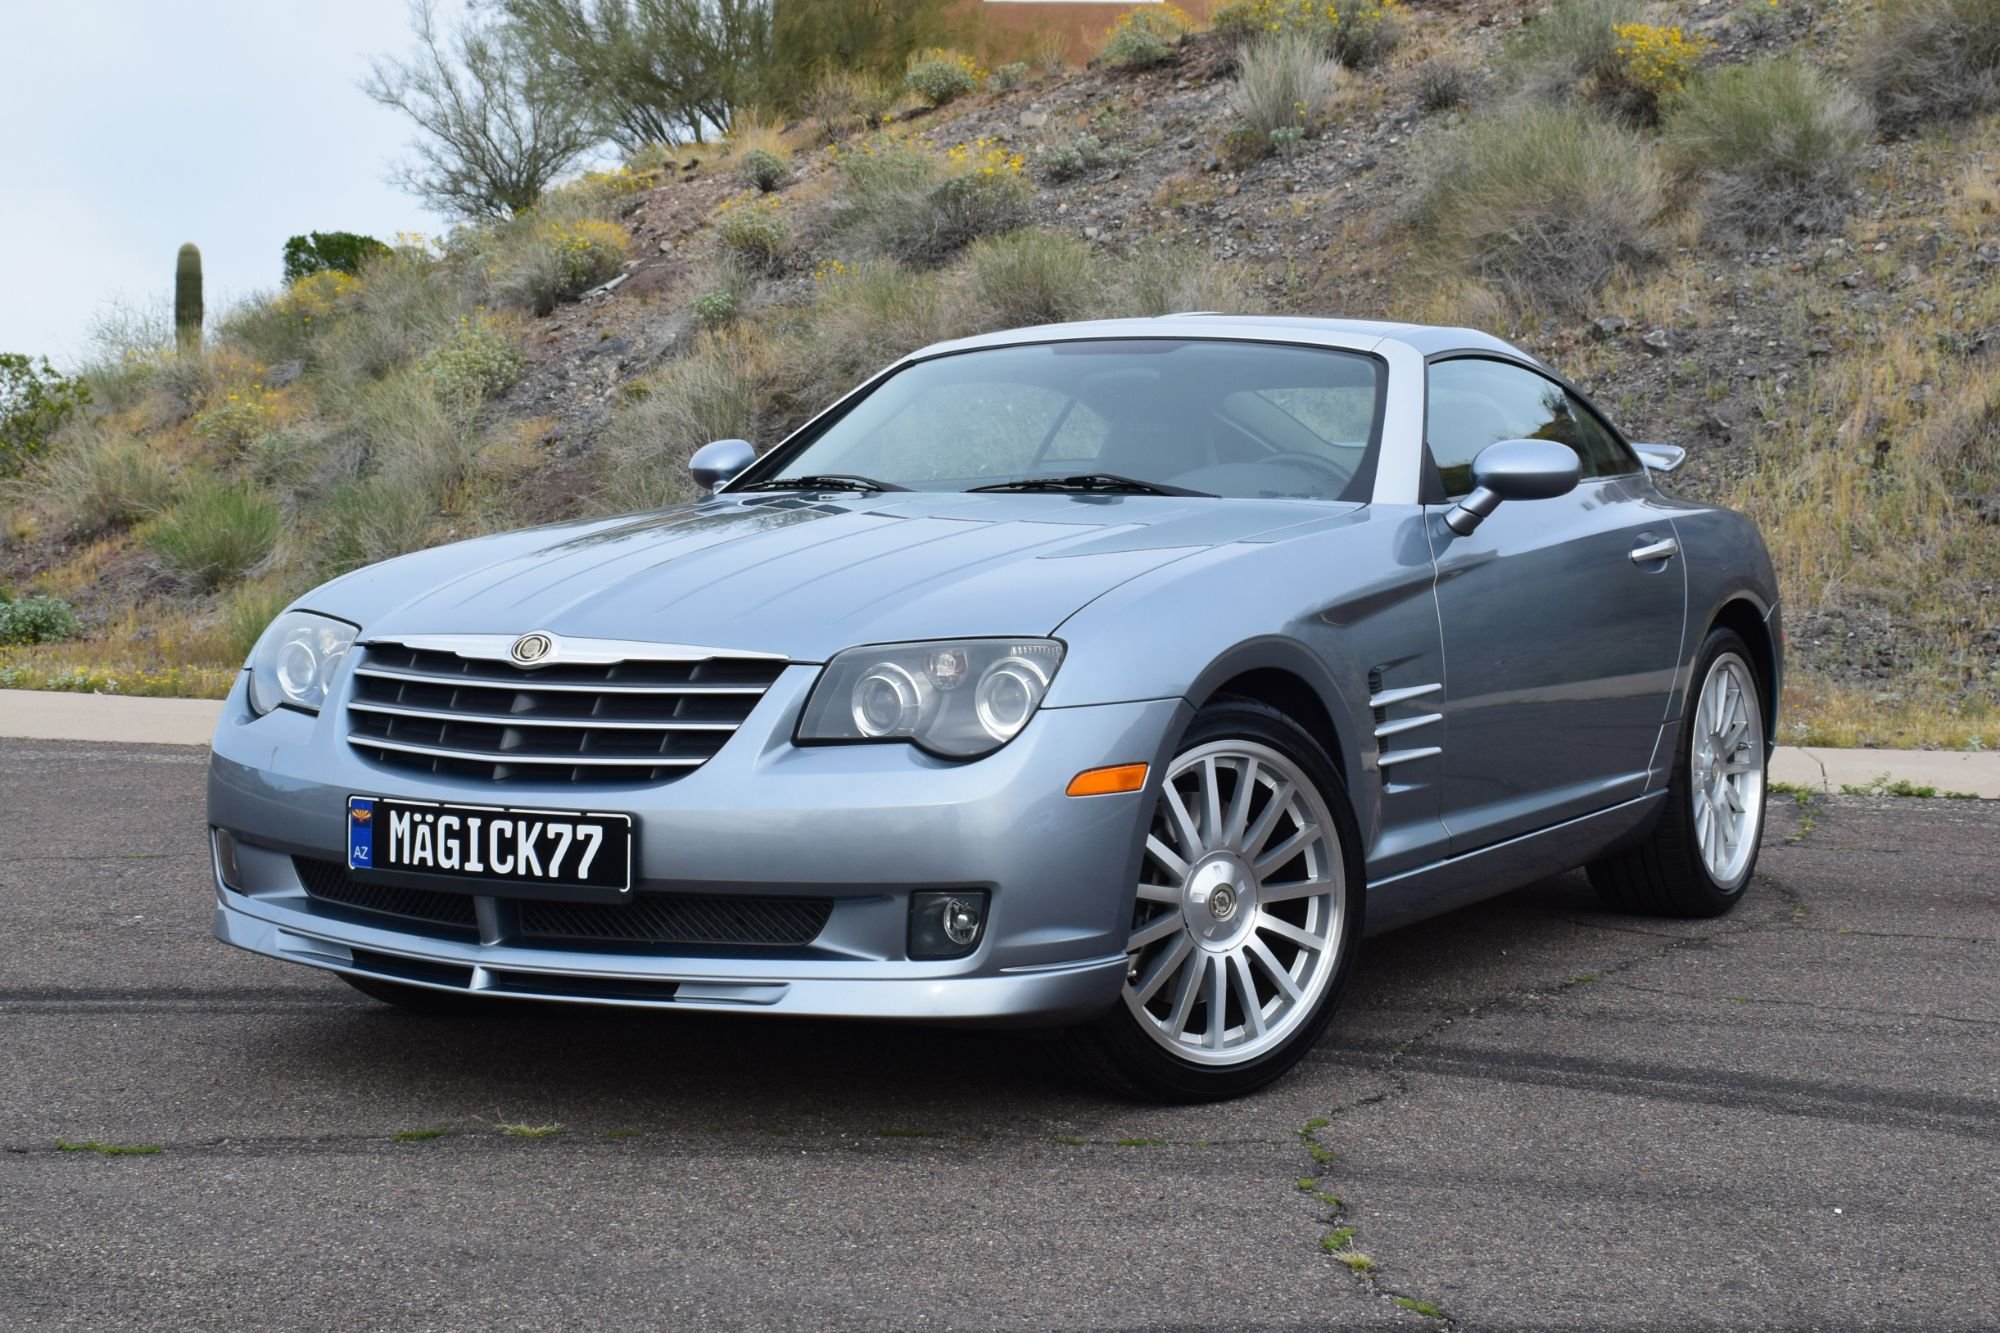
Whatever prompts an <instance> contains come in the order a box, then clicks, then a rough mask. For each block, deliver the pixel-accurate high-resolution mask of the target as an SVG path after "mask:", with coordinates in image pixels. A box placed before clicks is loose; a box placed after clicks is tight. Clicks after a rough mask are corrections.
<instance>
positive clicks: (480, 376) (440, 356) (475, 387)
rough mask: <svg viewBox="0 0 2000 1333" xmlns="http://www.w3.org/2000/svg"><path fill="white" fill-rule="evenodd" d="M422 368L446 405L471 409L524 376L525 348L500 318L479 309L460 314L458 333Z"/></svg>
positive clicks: (424, 362) (426, 359)
mask: <svg viewBox="0 0 2000 1333" xmlns="http://www.w3.org/2000/svg"><path fill="white" fill-rule="evenodd" d="M418 370H419V372H420V373H421V374H422V375H423V376H424V378H425V379H427V380H429V381H430V383H431V387H432V388H433V389H434V390H435V391H436V392H437V395H438V397H439V398H440V399H441V400H443V402H444V403H445V404H447V405H451V406H457V407H459V408H461V409H464V410H470V409H473V408H477V407H478V406H479V404H481V403H483V402H485V401H486V399H488V398H490V397H492V396H493V395H494V394H497V393H499V392H501V391H502V390H504V389H506V388H507V387H508V386H509V385H511V384H513V382H514V381H515V380H516V379H518V378H519V377H520V374H521V348H520V346H519V344H517V343H516V342H515V340H514V338H513V336H512V335H511V334H510V333H509V332H508V331H507V330H506V329H505V328H503V327H502V326H501V325H500V323H499V322H498V321H497V320H495V319H494V318H493V317H492V316H491V315H488V314H487V313H486V312H485V311H483V310H477V311H474V312H473V313H472V314H469V315H460V316H459V319H458V330H457V332H455V333H453V334H452V336H451V337H450V338H448V339H447V340H445V341H444V342H443V343H441V344H439V345H438V346H437V347H435V348H433V349H432V351H431V353H430V355H429V356H426V357H425V358H424V359H423V361H422V363H421V364H420V365H419V366H418Z"/></svg>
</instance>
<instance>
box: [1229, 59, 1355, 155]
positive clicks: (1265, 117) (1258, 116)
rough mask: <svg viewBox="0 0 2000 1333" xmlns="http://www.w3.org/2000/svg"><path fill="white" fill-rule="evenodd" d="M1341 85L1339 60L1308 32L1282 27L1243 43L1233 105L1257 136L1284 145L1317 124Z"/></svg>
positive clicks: (1232, 92)
mask: <svg viewBox="0 0 2000 1333" xmlns="http://www.w3.org/2000/svg"><path fill="white" fill-rule="evenodd" d="M1339 86H1340V65H1339V64H1338V63H1337V62H1336V61H1335V60H1334V59H1333V58H1332V57H1331V56H1328V55H1326V54H1324V52H1323V51H1322V49H1321V48H1320V47H1319V46H1318V45H1317V44H1316V43H1314V42H1313V40H1312V39H1311V38H1310V37H1308V36H1307V35H1305V34H1304V33H1298V32H1281V33H1276V34H1274V35H1272V36H1269V37H1265V38H1261V39H1259V40H1257V41H1254V42H1252V43H1251V44H1250V45H1248V46H1246V47H1244V48H1243V57H1242V59H1241V61H1240V62H1239V65H1238V70H1237V75H1236V86H1235V87H1234V88H1233V89H1231V90H1230V96H1229V107H1230V110H1231V111H1233V112H1234V113H1235V114H1236V116H1237V117H1238V119H1240V120H1241V121H1242V122H1243V124H1244V125H1245V126H1246V127H1247V128H1248V129H1249V131H1250V135H1251V139H1252V141H1253V142H1256V143H1261V144H1265V145H1270V146H1279V145H1280V141H1279V140H1278V139H1277V138H1276V136H1278V135H1280V134H1287V133H1289V137H1292V138H1293V139H1294V141H1296V139H1297V138H1299V137H1303V136H1304V135H1306V134H1309V133H1312V132H1313V131H1315V130H1317V129H1318V128H1319V127H1320V125H1321V124H1322V123H1323V122H1324V121H1325V119H1326V116H1327V113H1328V111H1329V110H1330V109H1331V107H1332V103H1333V95H1334V92H1335V91H1336V90H1337V89H1338V88H1339Z"/></svg>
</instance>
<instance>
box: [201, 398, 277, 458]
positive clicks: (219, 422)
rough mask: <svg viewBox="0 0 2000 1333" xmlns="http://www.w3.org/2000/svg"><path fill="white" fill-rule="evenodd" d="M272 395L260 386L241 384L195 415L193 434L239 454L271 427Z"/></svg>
mask: <svg viewBox="0 0 2000 1333" xmlns="http://www.w3.org/2000/svg"><path fill="white" fill-rule="evenodd" d="M272 411H273V404H272V402H271V395H270V393H269V392H267V391H266V390H265V388H264V386H263V385H261V384H246V385H240V386H238V387H237V388H234V389H230V390H228V391H227V392H226V393H224V394H223V395H222V396H221V397H220V398H219V399H212V400H211V401H210V403H209V405H208V407H207V408H206V409H205V410H203V411H201V412H199V413H197V414H196V415H195V419H194V425H193V431H194V434H195V436H196V437H197V438H199V439H203V440H208V441H210V442H212V443H214V444H219V445H221V446H222V447H223V448H224V449H227V450H229V451H231V452H232V453H240V452H242V451H243V450H245V449H248V448H249V447H250V446H251V445H252V444H254V443H256V442H257V441H258V440H260V439H262V438H263V436H264V433H265V432H266V431H268V430H269V429H270V428H271V417H272Z"/></svg>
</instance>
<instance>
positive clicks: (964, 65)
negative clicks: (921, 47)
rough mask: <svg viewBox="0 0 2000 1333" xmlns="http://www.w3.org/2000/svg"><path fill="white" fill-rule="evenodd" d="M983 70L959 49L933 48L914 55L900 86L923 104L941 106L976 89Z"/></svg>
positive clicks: (984, 73) (984, 72)
mask: <svg viewBox="0 0 2000 1333" xmlns="http://www.w3.org/2000/svg"><path fill="white" fill-rule="evenodd" d="M985 81H986V71H985V70H982V69H981V68H979V65H978V62H976V61H975V60H973V58H972V57H971V56H969V55H966V54H965V53H964V52H962V51H948V50H943V49H933V50H930V51H925V52H923V53H921V54H920V55H917V56H915V57H914V58H912V59H911V61H910V68H909V72H908V73H906V74H904V75H903V86H904V87H905V88H907V89H909V90H910V91H911V92H912V93H915V94H916V95H917V96H918V97H919V98H921V99H922V100H923V103H924V105H925V106H944V105H946V104H947V103H950V102H956V101H957V100H958V99H959V98H961V97H964V96H966V95H967V94H969V93H976V92H978V91H979V85H980V84H982V83H984V82H985Z"/></svg>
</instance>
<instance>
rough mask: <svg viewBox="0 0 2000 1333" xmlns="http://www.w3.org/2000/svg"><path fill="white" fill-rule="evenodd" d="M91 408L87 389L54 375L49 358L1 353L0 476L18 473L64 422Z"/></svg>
mask: <svg viewBox="0 0 2000 1333" xmlns="http://www.w3.org/2000/svg"><path fill="white" fill-rule="evenodd" d="M89 405H90V385H88V384H86V383H85V382H84V381H83V380H81V379H78V378H75V377H73V376H69V375H63V374H59V373H57V371H56V368H55V367H54V366H51V365H50V364H49V361H48V358H47V357H43V358H42V364H41V365H40V366H36V365H35V363H34V362H33V361H32V360H30V359H29V358H28V357H25V356H20V355H18V354H15V353H11V352H8V353H0V477H4V476H8V475H11V474H14V473H18V472H20V471H21V470H22V469H24V468H25V467H27V465H28V462H29V460H30V459H32V458H34V457H35V456H36V455H38V454H40V453H41V452H42V451H43V450H45V449H47V448H48V446H49V441H50V440H52V439H54V438H55V434H56V432H57V431H59V430H61V429H62V428H63V426H64V424H65V423H67V422H69V421H71V420H73V419H74V418H76V417H77V416H78V415H79V414H80V413H81V412H82V411H83V410H84V408H86V407H88V406H89Z"/></svg>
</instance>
